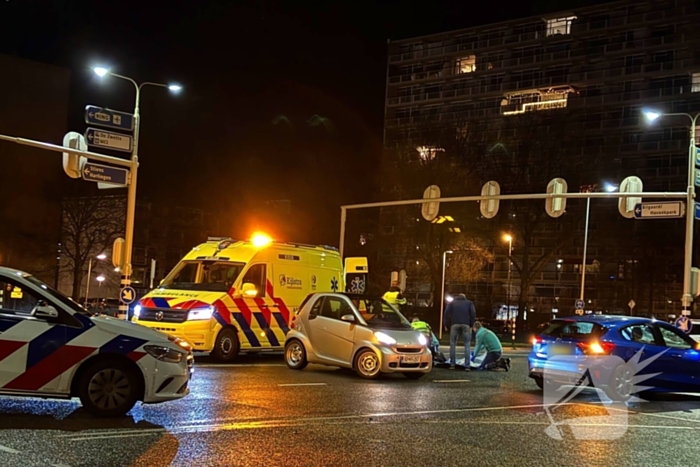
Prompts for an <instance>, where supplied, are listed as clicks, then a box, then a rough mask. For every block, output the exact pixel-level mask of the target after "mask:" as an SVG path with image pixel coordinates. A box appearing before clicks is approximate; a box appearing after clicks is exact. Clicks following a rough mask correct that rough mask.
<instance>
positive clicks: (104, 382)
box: [78, 360, 141, 417]
mask: <svg viewBox="0 0 700 467" xmlns="http://www.w3.org/2000/svg"><path fill="white" fill-rule="evenodd" d="M138 376H139V375H138V374H137V373H136V371H135V370H134V368H133V367H131V366H129V364H128V363H127V362H121V361H119V360H100V361H97V362H95V363H94V364H92V365H90V367H88V369H87V370H85V372H84V373H83V375H82V377H81V378H80V382H79V383H78V384H79V386H78V396H79V397H80V402H81V403H82V404H83V407H85V410H87V411H88V412H90V413H91V414H93V415H95V416H98V417H122V416H124V415H126V413H127V412H128V411H129V410H131V409H132V408H133V407H134V404H136V401H137V400H138V397H139V393H140V387H141V385H140V383H141V381H140V380H139V377H138Z"/></svg>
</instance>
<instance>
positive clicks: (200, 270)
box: [160, 260, 245, 292]
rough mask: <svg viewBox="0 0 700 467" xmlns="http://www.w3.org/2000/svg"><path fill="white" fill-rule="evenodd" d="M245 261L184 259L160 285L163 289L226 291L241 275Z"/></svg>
mask: <svg viewBox="0 0 700 467" xmlns="http://www.w3.org/2000/svg"><path fill="white" fill-rule="evenodd" d="M244 266H245V263H232V262H230V261H216V260H201V261H183V262H181V263H180V264H178V265H177V266H175V269H173V270H172V272H171V273H170V274H168V277H166V278H165V279H164V280H163V283H162V284H161V285H160V288H161V289H176V290H201V291H206V292H226V291H227V290H229V289H230V288H231V287H232V286H233V283H234V282H235V280H236V278H237V277H238V276H239V275H240V273H241V271H242V270H243V267H244Z"/></svg>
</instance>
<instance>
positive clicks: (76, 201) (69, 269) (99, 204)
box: [61, 196, 126, 300]
mask: <svg viewBox="0 0 700 467" xmlns="http://www.w3.org/2000/svg"><path fill="white" fill-rule="evenodd" d="M125 215H126V200H125V198H124V197H121V196H92V197H81V198H67V199H65V200H64V201H63V225H62V238H63V257H64V259H65V260H64V262H63V263H62V265H61V269H62V273H63V274H66V275H68V276H70V277H71V278H72V279H73V292H72V297H73V298H74V299H75V300H78V299H79V298H80V293H81V290H80V288H81V284H82V282H83V278H84V277H85V274H86V273H87V269H88V261H89V259H90V258H92V257H95V256H97V255H99V254H100V253H103V252H104V251H106V250H108V249H110V248H111V246H112V243H113V242H114V240H115V239H116V238H117V237H119V236H120V235H123V233H124V225H125ZM88 280H89V278H88Z"/></svg>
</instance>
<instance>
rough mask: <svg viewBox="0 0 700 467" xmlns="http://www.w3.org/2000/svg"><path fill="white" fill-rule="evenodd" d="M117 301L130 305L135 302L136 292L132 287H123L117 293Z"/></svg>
mask: <svg viewBox="0 0 700 467" xmlns="http://www.w3.org/2000/svg"><path fill="white" fill-rule="evenodd" d="M119 299H120V300H121V301H122V303H126V304H127V305H131V304H132V303H134V302H135V301H136V290H134V288H133V287H124V288H123V289H122V290H121V291H120V292H119Z"/></svg>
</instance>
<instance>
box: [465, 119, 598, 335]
mask: <svg viewBox="0 0 700 467" xmlns="http://www.w3.org/2000/svg"><path fill="white" fill-rule="evenodd" d="M574 122H575V120H574V119H573V117H572V115H570V114H569V115H560V114H558V113H557V114H552V113H547V112H528V113H526V114H523V115H514V116H509V117H504V118H503V119H502V120H500V121H499V122H498V125H497V126H496V127H495V128H494V131H485V132H482V134H483V135H484V136H485V138H484V139H482V140H481V141H480V144H479V145H478V147H479V149H480V152H481V154H475V153H474V152H467V153H465V156H466V157H468V158H469V160H468V161H465V162H466V163H467V164H469V165H470V166H472V167H474V169H475V172H476V174H477V175H478V177H479V178H480V179H481V180H482V182H485V181H488V180H495V181H498V182H499V183H500V185H501V192H502V193H543V192H544V191H545V189H546V187H547V184H548V182H549V181H550V180H552V179H553V178H556V177H561V178H564V179H565V180H566V181H567V183H568V186H569V191H579V189H581V187H585V186H586V185H588V184H591V183H592V182H593V181H592V180H588V179H585V174H590V173H591V172H593V171H595V168H596V167H598V166H599V165H600V164H601V163H602V160H601V155H598V154H593V155H591V156H589V157H587V158H581V157H578V158H572V157H571V154H570V153H569V151H568V149H567V148H569V147H577V145H575V144H572V138H575V137H576V135H577V134H578V133H577V132H576V131H575V127H574ZM583 164H586V167H585V169H586V170H582V169H583V167H582V165H583ZM544 204H545V203H544V201H542V200H518V201H513V202H504V203H502V205H501V210H500V211H499V214H498V216H496V218H494V221H495V222H493V223H492V224H491V225H492V226H493V227H494V228H497V229H500V230H501V231H509V232H511V233H512V235H513V238H514V242H513V245H514V250H513V256H512V257H511V260H512V262H513V268H514V272H515V273H516V274H517V276H518V278H519V286H520V287H519V296H518V309H519V310H524V309H526V305H527V302H528V299H529V296H530V288H531V286H532V285H533V284H534V281H535V279H536V278H537V277H538V274H539V273H540V272H541V271H542V269H543V268H544V266H545V265H546V264H547V263H548V262H549V260H550V259H552V257H553V256H554V255H555V254H557V253H558V252H560V251H561V249H562V248H564V246H565V245H566V244H567V243H570V242H572V237H573V232H574V231H575V230H576V228H577V227H578V226H579V224H580V219H582V216H571V215H569V213H568V212H567V213H565V214H564V215H562V216H561V217H559V218H557V219H556V220H555V219H552V218H551V217H549V216H548V214H547V213H546V212H545V209H544ZM575 209H576V208H575V207H573V208H571V207H570V208H569V211H571V210H575ZM494 235H496V233H495V232H494ZM536 239H544V240H545V241H540V244H539V245H538V244H537V243H536ZM523 319H524V313H518V318H517V320H518V329H522V328H523V327H522V324H523Z"/></svg>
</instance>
